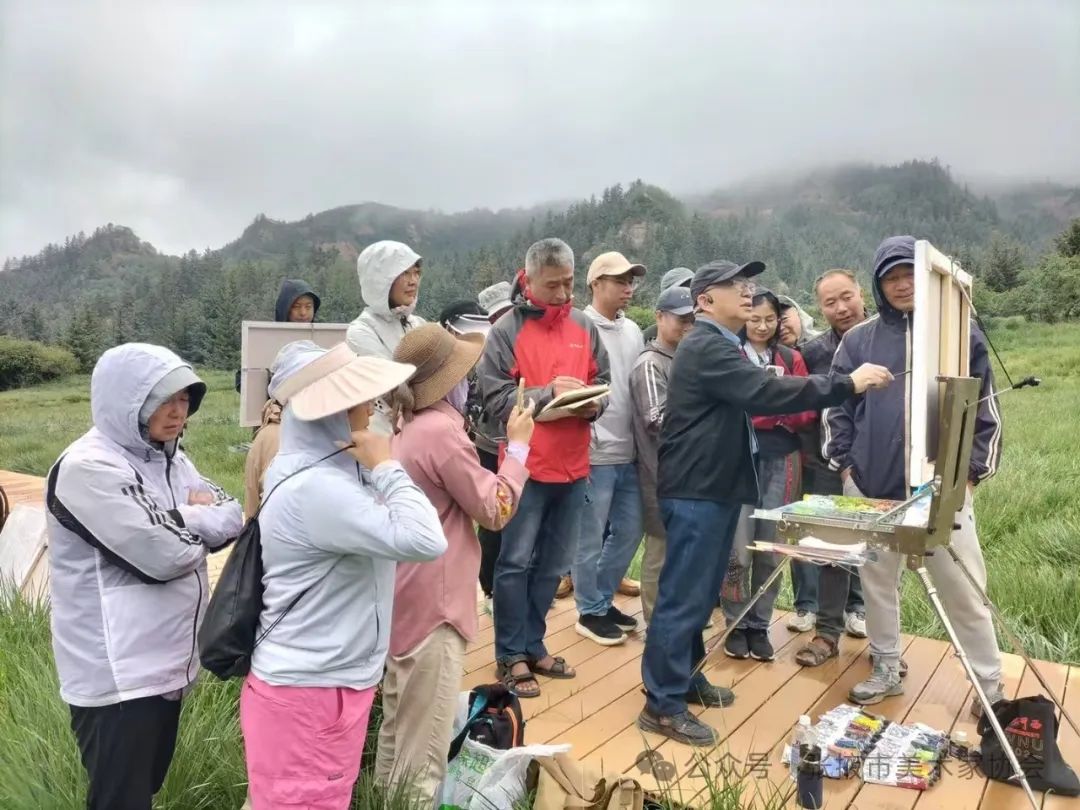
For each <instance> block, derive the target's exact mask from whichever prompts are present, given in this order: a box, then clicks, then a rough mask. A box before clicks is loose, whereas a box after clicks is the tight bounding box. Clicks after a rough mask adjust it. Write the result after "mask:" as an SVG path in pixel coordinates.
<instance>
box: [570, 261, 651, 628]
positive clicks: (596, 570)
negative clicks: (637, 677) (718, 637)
mask: <svg viewBox="0 0 1080 810" xmlns="http://www.w3.org/2000/svg"><path fill="white" fill-rule="evenodd" d="M644 275H645V265H643V264H634V263H631V262H630V261H629V260H628V259H627V258H626V257H625V256H623V255H622V254H621V253H618V252H615V251H611V252H608V253H601V254H600V255H599V256H597V257H596V258H595V259H594V260H593V262H592V264H591V265H589V274H588V276H587V277H586V282H587V283H588V285H589V289H590V290H591V291H592V303H591V304H589V306H587V307H585V315H587V316H588V317H589V319H590V320H592V322H593V323H594V324H596V328H597V331H598V333H599V335H600V340H601V342H602V343H603V344H604V349H605V350H606V351H607V356H608V362H609V363H610V364H611V383H610V389H611V390H610V393H609V395H608V399H607V408H606V409H605V410H604V413H603V415H602V416H600V417H599V418H598V419H597V420H596V422H595V423H594V424H593V433H592V440H591V442H590V444H589V463H590V466H589V477H588V483H587V485H586V490H585V512H584V514H583V515H582V518H581V532H580V533H579V534H578V538H577V550H576V552H575V555H574V565H573V569H572V571H571V574H572V577H573V582H574V597H575V599H576V601H577V610H578V621H577V624H576V626H575V630H576V631H577V633H578V635H581V636H584V637H585V638H588V639H591V640H592V641H595V642H596V643H597V644H602V645H604V646H612V645H615V644H622V643H623V642H624V641H626V634H627V632H630V631H633V630H636V629H637V620H636V619H635V618H634V617H633V616H629V615H627V614H625V613H623V612H622V611H621V610H619V609H618V608H617V607H615V605H614V604H613V603H612V600H613V599H614V597H615V592H616V589H617V588H618V587H619V584H620V583H621V582H622V579H623V575H624V574H625V573H626V569H627V566H629V565H630V561H631V560H633V558H634V553H635V552H636V551H637V549H638V546H639V545H641V532H642V527H641V488H640V486H639V485H638V474H637V467H636V466H635V465H634V456H635V453H634V416H633V406H632V404H631V401H630V369H631V368H633V365H634V361H635V360H637V357H638V355H639V354H641V350H642V349H643V348H644V343H643V342H642V339H641V329H640V328H639V327H638V325H637V324H636V323H634V322H633V321H632V320H630V319H629V318H627V317H626V316H625V315H624V314H623V311H624V310H625V309H626V307H627V306H628V305H629V304H630V301H631V299H632V298H633V296H634V290H635V289H636V288H637V284H638V282H639V280H640V279H641V278H642V277H643V276H644Z"/></svg>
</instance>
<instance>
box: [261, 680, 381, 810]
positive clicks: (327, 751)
mask: <svg viewBox="0 0 1080 810" xmlns="http://www.w3.org/2000/svg"><path fill="white" fill-rule="evenodd" d="M374 699H375V687H374V686H372V687H371V688H369V689H364V690H357V689H348V688H345V687H319V686H271V685H270V684H268V683H266V682H265V681H262V680H260V679H259V678H257V677H255V675H252V674H249V675H248V676H247V679H246V680H245V681H244V686H243V688H242V689H241V692H240V728H241V730H242V731H243V733H244V750H245V754H246V757H247V772H248V794H249V796H250V797H251V806H252V808H254V810H278V808H307V809H308V810H347V808H348V807H349V804H350V802H351V800H352V790H353V785H354V784H355V783H356V778H357V776H358V775H359V773H360V755H361V753H362V752H363V750H364V739H365V737H366V736H367V724H368V715H370V714H371V704H372V701H373V700H374Z"/></svg>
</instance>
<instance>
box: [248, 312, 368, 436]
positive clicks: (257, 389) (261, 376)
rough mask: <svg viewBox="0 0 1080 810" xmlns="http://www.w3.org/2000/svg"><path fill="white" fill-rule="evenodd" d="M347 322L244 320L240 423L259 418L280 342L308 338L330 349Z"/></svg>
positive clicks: (340, 337) (252, 422) (341, 338)
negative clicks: (271, 367)
mask: <svg viewBox="0 0 1080 810" xmlns="http://www.w3.org/2000/svg"><path fill="white" fill-rule="evenodd" d="M348 328H349V325H348V324H347V323H277V322H275V321H244V322H243V324H241V327H240V329H241V332H240V425H241V426H242V427H256V426H257V425H259V424H260V423H261V422H262V410H263V406H264V405H265V404H266V399H267V394H266V387H267V385H269V383H270V366H271V365H273V363H274V358H275V357H277V353H278V352H279V351H281V349H282V348H283V347H284V346H287V345H288V344H290V343H292V342H293V341H295V340H310V341H311V342H312V343H315V344H316V345H318V346H322V347H323V348H325V349H330V348H332V347H334V346H336V345H337V344H338V343H341V342H342V341H344V340H345V332H346V330H347V329H348Z"/></svg>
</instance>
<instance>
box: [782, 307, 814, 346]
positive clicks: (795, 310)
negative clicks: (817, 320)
mask: <svg viewBox="0 0 1080 810" xmlns="http://www.w3.org/2000/svg"><path fill="white" fill-rule="evenodd" d="M776 300H777V301H779V302H780V335H779V339H780V343H781V344H782V345H784V346H787V347H788V348H789V349H794V348H796V347H799V346H802V345H803V344H804V343H806V342H808V341H810V340H813V339H814V338H816V337H817V335H818V333H817V331H816V330H815V329H814V317H813V316H812V315H811V314H810V313H809V312H807V311H806V310H805V309H803V308H802V307H801V306H799V304H798V302H797V301H796V300H795V299H794V298H790V297H788V296H786V295H778V296H776Z"/></svg>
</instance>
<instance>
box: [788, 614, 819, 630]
mask: <svg viewBox="0 0 1080 810" xmlns="http://www.w3.org/2000/svg"><path fill="white" fill-rule="evenodd" d="M816 624H817V614H816V613H811V612H810V611H809V610H800V611H799V612H798V613H796V614H795V615H794V616H792V617H791V618H790V619H788V622H787V629H788V630H794V631H795V632H796V633H809V632H810V631H811V630H813V629H814V626H815V625H816Z"/></svg>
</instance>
